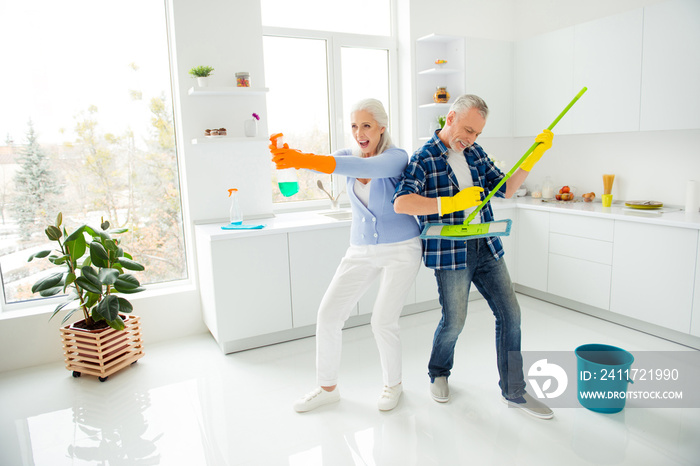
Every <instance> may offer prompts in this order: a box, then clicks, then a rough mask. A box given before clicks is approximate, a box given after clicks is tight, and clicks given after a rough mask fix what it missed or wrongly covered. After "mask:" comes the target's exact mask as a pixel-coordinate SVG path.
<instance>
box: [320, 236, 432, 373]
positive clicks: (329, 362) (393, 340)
mask: <svg viewBox="0 0 700 466" xmlns="http://www.w3.org/2000/svg"><path fill="white" fill-rule="evenodd" d="M420 263H421V241H420V239H419V238H417V237H416V238H412V239H410V240H407V241H402V242H400V243H389V244H378V245H371V246H350V247H349V248H348V250H347V252H346V253H345V257H343V259H342V260H341V261H340V265H339V266H338V269H337V270H336V272H335V275H334V276H333V280H332V281H331V284H330V285H329V286H328V290H326V294H325V295H324V296H323V300H321V306H320V308H319V310H318V320H317V322H316V376H317V382H318V384H319V385H321V386H323V387H327V386H333V385H336V384H337V383H338V368H339V366H340V353H341V347H342V329H343V325H344V324H345V321H346V320H347V319H348V317H350V313H351V312H352V310H353V308H354V307H355V305H356V304H357V302H358V301H359V299H360V298H361V297H362V295H363V294H364V293H365V292H366V291H367V290H368V289H369V287H370V286H371V285H372V283H373V282H374V280H375V279H377V278H379V292H378V294H377V300H376V301H375V303H374V309H373V310H372V319H371V324H372V333H373V334H374V339H375V340H376V342H377V348H378V349H379V357H380V360H381V364H382V379H383V382H384V385H386V386H388V387H393V386H394V385H396V384H398V383H400V382H401V340H400V338H399V317H400V315H401V309H403V305H404V301H405V300H406V293H408V290H409V289H410V288H411V285H413V282H414V280H415V278H416V274H417V273H418V268H419V267H420Z"/></svg>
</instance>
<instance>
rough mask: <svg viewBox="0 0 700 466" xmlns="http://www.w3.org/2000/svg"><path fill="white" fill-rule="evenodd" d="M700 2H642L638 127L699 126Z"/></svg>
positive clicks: (645, 128)
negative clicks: (640, 91)
mask: <svg viewBox="0 0 700 466" xmlns="http://www.w3.org/2000/svg"><path fill="white" fill-rule="evenodd" d="M698 45H700V2H699V1H698V0H672V1H668V2H663V3H656V4H654V5H650V6H648V7H646V8H644V48H643V50H644V52H643V59H642V93H641V95H642V103H641V121H640V129H641V130H642V131H648V130H667V129H692V128H700V113H699V112H698V107H700V85H699V84H700V47H698Z"/></svg>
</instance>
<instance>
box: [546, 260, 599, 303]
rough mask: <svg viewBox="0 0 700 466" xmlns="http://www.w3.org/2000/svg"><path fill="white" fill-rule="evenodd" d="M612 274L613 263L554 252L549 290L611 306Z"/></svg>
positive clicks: (580, 299) (582, 300)
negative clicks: (611, 264)
mask: <svg viewBox="0 0 700 466" xmlns="http://www.w3.org/2000/svg"><path fill="white" fill-rule="evenodd" d="M611 275H612V267H611V266H609V265H604V264H598V263H595V262H590V261H584V260H580V259H573V258H571V257H565V256H557V255H555V254H550V255H549V274H548V280H547V292H548V293H551V294H554V295H557V296H562V297H564V298H568V299H571V300H573V301H578V302H580V303H585V304H588V305H590V306H595V307H597V308H600V309H605V310H608V309H610V277H611Z"/></svg>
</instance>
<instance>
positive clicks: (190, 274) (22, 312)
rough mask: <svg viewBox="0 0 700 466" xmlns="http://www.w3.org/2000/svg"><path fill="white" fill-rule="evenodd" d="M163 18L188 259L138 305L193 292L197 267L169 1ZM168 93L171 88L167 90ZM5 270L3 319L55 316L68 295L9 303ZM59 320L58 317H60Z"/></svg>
mask: <svg viewBox="0 0 700 466" xmlns="http://www.w3.org/2000/svg"><path fill="white" fill-rule="evenodd" d="M163 15H164V18H165V30H164V31H163V32H164V33H165V35H166V44H167V49H166V50H165V53H166V54H167V57H168V85H169V86H170V89H169V92H170V102H171V105H172V112H173V113H172V118H173V139H174V140H173V142H174V144H175V163H176V171H177V176H178V182H179V186H180V195H179V199H180V215H181V217H182V224H183V231H182V233H183V243H184V260H185V272H186V276H185V277H184V278H176V279H172V280H167V281H162V282H156V283H148V284H142V285H141V286H142V287H144V288H145V290H144V291H143V292H141V293H137V294H134V295H132V296H131V297H130V298H129V300H130V301H131V302H132V303H133V304H135V303H137V302H138V301H140V300H148V299H151V298H152V297H153V296H157V295H159V294H161V293H164V292H165V291H166V290H167V293H169V294H172V293H179V292H183V291H189V290H190V289H192V287H193V286H194V285H195V277H196V274H195V272H196V271H195V269H196V267H197V265H196V264H197V260H196V255H195V254H194V251H193V248H194V238H193V237H192V230H191V229H190V228H188V227H187V225H188V224H189V211H188V209H187V203H186V197H185V196H186V189H185V188H184V186H185V179H186V177H185V173H184V160H183V157H184V153H185V151H184V145H183V140H182V128H181V121H182V120H181V115H180V112H181V106H180V98H179V93H178V92H177V89H178V82H177V76H176V73H177V70H176V63H177V60H176V55H175V54H176V52H175V48H174V46H173V37H174V34H175V32H174V27H175V26H174V19H173V17H172V6H171V3H170V2H168V1H166V2H164V4H163ZM166 91H167V89H166ZM2 275H3V271H2V269H0V320H7V319H15V318H22V317H27V316H33V315H43V314H50V313H53V311H54V308H55V307H56V305H58V304H60V303H62V302H65V296H66V295H65V294H57V295H55V296H48V297H42V296H39V295H38V294H37V295H36V296H35V297H32V298H30V299H26V300H23V301H16V302H11V303H8V302H7V300H6V295H5V284H4V279H3V276H2ZM56 320H57V321H58V316H57V318H56Z"/></svg>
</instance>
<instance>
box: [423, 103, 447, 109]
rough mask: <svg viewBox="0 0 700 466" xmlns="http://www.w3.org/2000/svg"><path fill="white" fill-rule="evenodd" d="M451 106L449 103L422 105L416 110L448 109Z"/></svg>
mask: <svg viewBox="0 0 700 466" xmlns="http://www.w3.org/2000/svg"><path fill="white" fill-rule="evenodd" d="M451 106H452V104H451V103H446V104H437V103H435V104H423V105H419V106H418V108H450V107H451Z"/></svg>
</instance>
